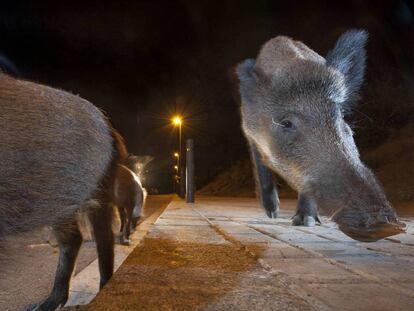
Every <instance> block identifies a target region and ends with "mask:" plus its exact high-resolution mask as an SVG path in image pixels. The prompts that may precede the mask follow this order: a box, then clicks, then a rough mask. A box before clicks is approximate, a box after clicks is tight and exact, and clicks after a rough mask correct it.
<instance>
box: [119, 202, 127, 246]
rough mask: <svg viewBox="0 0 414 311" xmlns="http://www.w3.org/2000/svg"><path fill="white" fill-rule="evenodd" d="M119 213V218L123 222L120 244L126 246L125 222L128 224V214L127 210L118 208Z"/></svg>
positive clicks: (120, 230)
mask: <svg viewBox="0 0 414 311" xmlns="http://www.w3.org/2000/svg"><path fill="white" fill-rule="evenodd" d="M118 212H119V218H120V220H121V228H120V229H119V232H120V236H119V242H120V243H121V244H124V228H125V222H126V213H125V209H124V208H123V207H119V206H118Z"/></svg>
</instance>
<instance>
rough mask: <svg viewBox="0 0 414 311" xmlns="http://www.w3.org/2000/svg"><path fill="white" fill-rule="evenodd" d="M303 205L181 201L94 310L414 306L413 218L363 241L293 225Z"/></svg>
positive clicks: (330, 228) (329, 226)
mask: <svg viewBox="0 0 414 311" xmlns="http://www.w3.org/2000/svg"><path fill="white" fill-rule="evenodd" d="M295 203H296V202H295V201H294V200H284V201H282V203H281V204H282V208H287V209H284V210H282V211H281V217H280V218H278V219H275V220H272V219H268V218H267V217H266V216H265V215H264V213H263V211H262V210H261V209H260V208H259V206H258V204H257V203H256V201H255V200H251V199H240V198H237V199H236V198H209V197H198V198H197V203H196V204H185V203H184V202H182V201H180V200H178V199H176V200H174V201H173V202H172V203H171V204H170V205H169V206H168V207H167V209H166V210H165V211H164V213H163V214H162V215H161V217H160V218H159V219H158V220H157V221H156V223H155V224H154V225H153V226H152V227H151V228H150V230H149V232H148V234H147V236H146V237H145V239H144V241H143V242H142V243H141V245H139V246H138V247H137V248H135V250H134V251H133V252H132V253H131V255H130V256H129V257H128V258H127V259H126V260H125V262H124V263H123V265H122V266H121V267H120V268H119V270H118V271H117V273H116V274H115V275H114V277H113V278H112V279H111V281H110V282H109V283H108V284H107V286H105V288H104V289H103V290H102V291H101V292H100V293H99V294H98V296H97V297H96V298H95V300H93V301H92V303H91V304H89V305H88V306H87V307H86V308H85V309H86V310H370V311H372V310H414V226H413V225H414V221H413V220H410V219H404V221H406V222H407V223H408V230H407V231H408V233H407V234H404V235H398V236H394V237H392V238H389V239H386V240H383V241H380V242H376V243H361V242H357V241H353V240H351V239H350V238H348V237H346V236H345V235H344V234H342V233H341V232H339V231H338V230H337V229H336V228H335V226H334V224H333V223H332V222H329V221H328V220H327V219H326V218H323V219H322V221H323V225H322V226H317V227H314V228H306V227H292V226H290V217H291V216H292V214H293V210H294V206H295ZM82 310H83V309H82Z"/></svg>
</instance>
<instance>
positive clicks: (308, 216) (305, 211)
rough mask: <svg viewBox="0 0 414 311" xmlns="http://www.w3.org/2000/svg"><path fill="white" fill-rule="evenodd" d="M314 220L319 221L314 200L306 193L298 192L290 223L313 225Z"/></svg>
mask: <svg viewBox="0 0 414 311" xmlns="http://www.w3.org/2000/svg"><path fill="white" fill-rule="evenodd" d="M316 222H319V223H321V221H320V219H319V216H318V211H317V206H316V203H315V201H314V200H313V199H312V198H311V197H309V196H307V195H306V194H303V193H300V194H299V200H298V206H297V208H296V214H295V216H293V220H292V225H294V226H307V227H313V226H315V224H316Z"/></svg>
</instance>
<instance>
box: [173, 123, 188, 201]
mask: <svg viewBox="0 0 414 311" xmlns="http://www.w3.org/2000/svg"><path fill="white" fill-rule="evenodd" d="M171 121H172V124H173V125H174V126H175V127H178V152H176V153H175V154H174V156H176V157H177V162H178V165H177V173H178V175H179V176H180V188H179V194H180V196H181V197H183V196H184V191H185V188H184V182H185V180H184V170H183V167H182V156H181V155H182V154H183V153H182V149H181V141H182V131H181V126H182V124H183V119H182V117H180V116H178V115H177V116H174V117H173V118H172V119H171ZM176 154H177V155H176Z"/></svg>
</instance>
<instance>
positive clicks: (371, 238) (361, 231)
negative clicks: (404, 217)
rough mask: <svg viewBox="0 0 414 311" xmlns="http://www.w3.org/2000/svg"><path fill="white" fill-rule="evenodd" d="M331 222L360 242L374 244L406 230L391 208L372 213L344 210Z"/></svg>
mask: <svg viewBox="0 0 414 311" xmlns="http://www.w3.org/2000/svg"><path fill="white" fill-rule="evenodd" d="M333 220H334V221H335V222H336V223H337V224H338V226H339V230H341V231H342V232H343V233H345V234H346V235H347V236H349V237H350V238H352V239H354V240H358V241H361V242H375V241H378V240H380V239H384V238H386V237H389V236H392V235H396V234H400V233H404V232H405V230H406V225H405V224H404V223H403V222H401V221H399V220H398V218H397V216H396V214H395V212H394V211H393V210H392V208H391V207H387V210H386V211H382V210H379V211H378V210H377V211H372V212H367V211H363V210H345V209H344V210H341V211H340V212H338V213H337V214H335V216H334V217H333Z"/></svg>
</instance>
